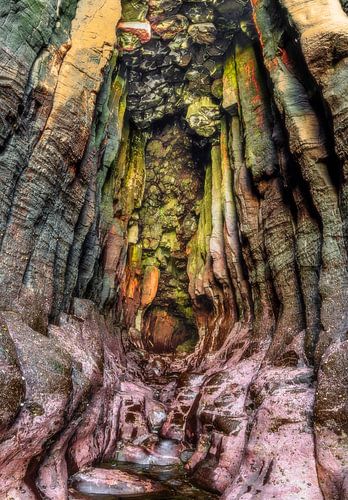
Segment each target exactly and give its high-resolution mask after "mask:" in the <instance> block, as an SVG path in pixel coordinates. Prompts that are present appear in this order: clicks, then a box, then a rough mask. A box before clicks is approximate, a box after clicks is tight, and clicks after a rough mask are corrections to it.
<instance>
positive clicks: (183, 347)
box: [176, 337, 197, 354]
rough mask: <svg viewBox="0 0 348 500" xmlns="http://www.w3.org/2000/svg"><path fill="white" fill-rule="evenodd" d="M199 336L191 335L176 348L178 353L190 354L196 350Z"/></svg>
mask: <svg viewBox="0 0 348 500" xmlns="http://www.w3.org/2000/svg"><path fill="white" fill-rule="evenodd" d="M196 344H197V337H191V338H190V339H188V340H186V341H185V342H183V343H182V344H179V345H178V347H177V348H176V352H177V353H178V354H189V353H191V352H193V351H194V350H195V347H196Z"/></svg>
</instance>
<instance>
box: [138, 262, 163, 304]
mask: <svg viewBox="0 0 348 500" xmlns="http://www.w3.org/2000/svg"><path fill="white" fill-rule="evenodd" d="M159 278H160V271H159V269H158V268H157V267H156V266H147V268H146V269H145V273H144V279H143V289H142V294H141V308H142V309H145V308H146V307H148V306H149V305H150V304H151V302H152V301H153V300H154V298H155V297H156V293H157V289H158V282H159Z"/></svg>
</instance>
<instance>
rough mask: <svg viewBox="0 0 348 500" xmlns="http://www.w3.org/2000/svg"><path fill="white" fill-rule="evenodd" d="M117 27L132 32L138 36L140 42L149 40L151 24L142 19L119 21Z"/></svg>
mask: <svg viewBox="0 0 348 500" xmlns="http://www.w3.org/2000/svg"><path fill="white" fill-rule="evenodd" d="M117 29H118V30H120V31H124V32H126V33H132V34H133V35H135V36H136V37H138V39H139V41H140V43H146V42H149V41H150V40H151V25H150V23H149V22H147V21H144V22H141V21H121V22H120V23H118V25H117Z"/></svg>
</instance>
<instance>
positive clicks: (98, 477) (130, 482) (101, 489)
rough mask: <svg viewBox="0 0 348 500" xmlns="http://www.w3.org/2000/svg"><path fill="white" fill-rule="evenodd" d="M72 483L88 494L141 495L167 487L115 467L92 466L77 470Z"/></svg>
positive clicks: (81, 491) (160, 490)
mask: <svg viewBox="0 0 348 500" xmlns="http://www.w3.org/2000/svg"><path fill="white" fill-rule="evenodd" d="M71 484H72V485H73V487H74V488H75V489H77V490H78V491H79V492H80V493H86V494H88V495H91V494H93V495H122V496H127V495H128V496H131V495H141V494H144V495H145V494H148V493H159V492H163V491H164V490H165V489H164V488H163V486H161V484H159V483H157V482H155V481H151V480H149V479H144V478H142V477H139V476H136V475H133V474H129V473H127V472H123V471H120V470H115V469H96V468H90V469H86V470H84V471H80V472H77V473H76V474H74V475H73V476H72V478H71Z"/></svg>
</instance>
